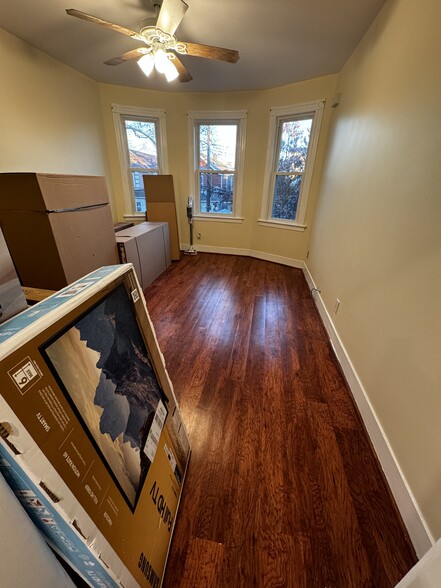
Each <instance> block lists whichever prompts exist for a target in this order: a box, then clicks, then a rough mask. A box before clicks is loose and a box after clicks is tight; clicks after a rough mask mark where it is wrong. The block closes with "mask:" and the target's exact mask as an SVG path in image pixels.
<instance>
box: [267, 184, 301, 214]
mask: <svg viewBox="0 0 441 588" xmlns="http://www.w3.org/2000/svg"><path fill="white" fill-rule="evenodd" d="M301 184H302V176H276V185H275V188H274V198H273V210H272V218H280V219H284V220H292V221H293V220H295V218H296V213H297V205H298V202H299V195H300V186H301Z"/></svg>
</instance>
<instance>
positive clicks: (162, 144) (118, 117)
mask: <svg viewBox="0 0 441 588" xmlns="http://www.w3.org/2000/svg"><path fill="white" fill-rule="evenodd" d="M111 109H112V115H113V124H114V127H115V135H116V144H117V147H118V157H119V164H120V169H121V181H122V186H123V196H124V210H125V214H124V218H127V219H138V218H145V214H143V213H141V214H140V213H137V212H136V210H135V199H134V195H133V186H132V180H131V175H130V165H129V162H128V157H129V156H128V150H127V140H126V136H125V129H124V125H123V124H122V121H123V117H124V116H133V117H134V118H139V119H146V120H148V119H149V120H152V121H155V122H157V125H158V127H157V128H158V131H159V140H158V145H157V150H158V162H159V173H160V174H168V173H169V167H168V150H167V129H166V125H165V110H161V109H157V108H137V107H135V106H124V105H122V104H112V105H111Z"/></svg>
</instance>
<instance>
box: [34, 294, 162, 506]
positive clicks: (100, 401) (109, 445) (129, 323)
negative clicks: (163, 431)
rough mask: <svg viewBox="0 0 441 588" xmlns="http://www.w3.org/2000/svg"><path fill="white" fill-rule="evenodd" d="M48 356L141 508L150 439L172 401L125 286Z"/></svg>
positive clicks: (113, 469) (128, 498)
mask: <svg viewBox="0 0 441 588" xmlns="http://www.w3.org/2000/svg"><path fill="white" fill-rule="evenodd" d="M42 351H43V354H44V355H45V356H46V360H47V361H48V364H49V365H50V367H51V369H52V371H53V372H54V375H55V377H56V378H57V380H58V381H59V383H60V386H61V388H62V390H63V391H64V393H65V394H66V397H67V399H68V400H69V401H70V403H71V405H72V407H73V408H74V410H75V411H76V412H77V415H78V416H79V417H80V420H81V421H82V422H83V423H84V424H85V426H86V431H87V430H88V432H89V436H90V437H91V439H92V441H93V442H94V445H95V447H96V448H97V450H98V451H99V452H100V453H101V454H102V456H103V458H104V460H105V462H106V463H107V465H108V468H109V471H110V472H111V474H112V475H113V477H114V478H115V479H116V481H117V483H118V485H119V487H120V489H121V490H122V493H123V496H124V497H125V499H126V501H127V502H128V503H129V505H130V506H131V508H132V509H134V507H135V505H136V502H137V499H138V497H139V494H140V492H141V489H142V485H143V482H144V480H145V477H146V475H147V472H148V469H149V467H150V463H151V461H150V459H149V457H148V456H147V448H146V447H145V446H146V441H147V439H148V437H149V433H150V439H149V445H151V443H152V441H151V438H152V436H153V434H152V432H151V427H152V424H153V421H154V417H155V412H156V411H157V409H158V412H159V411H162V412H165V409H164V404H165V403H166V401H167V398H166V397H165V395H164V392H163V391H162V389H161V387H160V385H159V382H158V380H157V378H156V375H155V372H154V369H153V366H152V362H151V359H150V356H149V353H148V350H147V347H146V345H145V342H144V339H143V337H142V334H141V331H140V329H139V326H138V323H137V321H136V318H135V314H134V310H133V307H132V302H131V299H130V298H129V296H128V294H127V292H126V289H125V287H124V285H120V286H118V287H117V288H116V289H115V290H113V291H112V292H111V293H110V295H108V296H107V297H106V298H104V299H103V300H102V301H101V302H100V303H99V304H98V305H97V306H95V307H94V308H92V309H91V310H89V311H88V312H87V313H86V314H85V315H83V316H82V317H81V318H80V319H79V320H77V321H76V323H75V324H73V325H71V326H70V327H69V328H68V329H67V330H64V331H63V333H61V334H59V335H58V336H57V337H56V338H55V339H52V340H51V341H50V342H49V344H47V345H46V346H45V349H44V350H42ZM156 420H158V419H156ZM156 443H157V440H156ZM150 456H151V452H150Z"/></svg>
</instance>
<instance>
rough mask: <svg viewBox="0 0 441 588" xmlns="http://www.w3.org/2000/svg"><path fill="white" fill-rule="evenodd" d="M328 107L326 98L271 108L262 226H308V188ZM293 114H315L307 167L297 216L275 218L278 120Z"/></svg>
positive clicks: (295, 227) (305, 115)
mask: <svg viewBox="0 0 441 588" xmlns="http://www.w3.org/2000/svg"><path fill="white" fill-rule="evenodd" d="M324 107H325V101H324V100H316V101H314V102H306V103H303V104H296V105H293V106H283V107H273V108H271V109H270V124H269V132H268V133H269V134H268V148H267V154H266V164H265V177H264V183H263V195H262V208H261V212H260V218H259V219H258V223H259V224H260V225H263V226H268V227H276V228H281V229H289V230H294V231H304V230H305V229H306V225H305V224H304V222H305V216H306V208H307V204H308V197H309V190H310V186H311V179H312V172H313V169H314V160H315V155H316V151H317V145H318V138H319V133H320V126H321V121H322V116H323V110H324ZM290 117H292V118H293V119H296V118H299V119H301V118H305V117H312V119H313V123H312V127H311V134H310V139H309V146H308V155H307V161H306V166H305V171H304V174H303V178H302V185H301V190H300V196H299V201H298V205H297V212H296V218H295V220H285V219H275V218H273V217H272V206H273V197H274V185H275V169H274V168H275V165H276V157H277V150H278V136H279V124H280V121H281V120H283V119H286V120H289V119H290Z"/></svg>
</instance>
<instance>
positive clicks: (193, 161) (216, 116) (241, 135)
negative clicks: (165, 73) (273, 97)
mask: <svg viewBox="0 0 441 588" xmlns="http://www.w3.org/2000/svg"><path fill="white" fill-rule="evenodd" d="M246 116H247V113H246V111H235V112H231V111H218V112H189V113H188V122H189V141H190V149H189V153H190V154H191V155H190V162H189V163H190V193H191V194H193V195H194V203H195V211H194V214H195V215H196V216H198V217H199V218H200V219H203V218H205V219H209V218H211V219H213V220H218V219H219V220H224V221H226V220H232V221H234V220H235V221H236V222H237V221H238V220H241V217H240V214H241V206H242V176H243V154H244V146H245V132H246ZM202 125H212V126H222V125H235V126H236V144H235V158H234V169H209V168H204V167H202V166H201V165H200V154H201V147H200V127H201V126H202ZM202 174H217V175H220V176H231V177H232V184H233V194H232V200H233V201H232V207H231V212H219V211H216V210H215V211H211V212H204V211H202V199H201V193H200V185H201V184H200V178H201V175H202Z"/></svg>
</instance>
